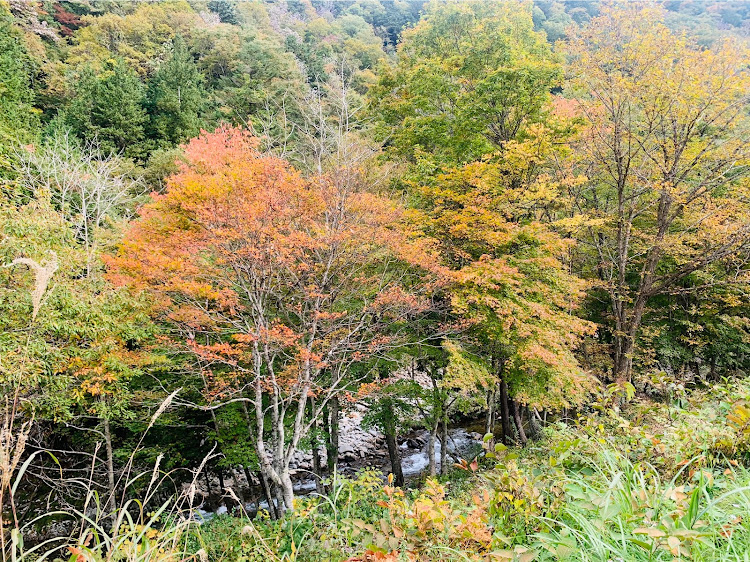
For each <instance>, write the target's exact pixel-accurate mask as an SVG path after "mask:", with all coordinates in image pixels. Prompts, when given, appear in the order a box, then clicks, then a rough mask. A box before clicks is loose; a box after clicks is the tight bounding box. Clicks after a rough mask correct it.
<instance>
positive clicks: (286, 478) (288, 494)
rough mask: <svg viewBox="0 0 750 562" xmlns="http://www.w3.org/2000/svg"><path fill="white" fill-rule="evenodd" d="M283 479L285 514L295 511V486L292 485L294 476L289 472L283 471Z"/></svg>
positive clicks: (282, 491)
mask: <svg viewBox="0 0 750 562" xmlns="http://www.w3.org/2000/svg"><path fill="white" fill-rule="evenodd" d="M279 476H280V477H281V486H279V489H280V490H281V499H282V500H283V502H284V512H286V511H291V510H294V485H293V484H292V476H291V475H290V474H289V471H288V470H285V471H283V472H282V473H281V474H280V475H279Z"/></svg>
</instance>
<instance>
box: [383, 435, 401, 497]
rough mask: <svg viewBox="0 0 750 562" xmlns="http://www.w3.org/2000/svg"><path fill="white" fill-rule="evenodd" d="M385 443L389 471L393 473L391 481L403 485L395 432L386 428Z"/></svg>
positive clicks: (399, 453)
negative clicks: (389, 465)
mask: <svg viewBox="0 0 750 562" xmlns="http://www.w3.org/2000/svg"><path fill="white" fill-rule="evenodd" d="M385 443H386V445H387V446H388V458H389V459H390V461H391V472H392V473H393V483H394V484H395V485H396V486H403V485H404V472H403V470H402V469H401V451H400V450H399V448H398V440H397V439H396V432H395V431H393V430H392V429H388V430H387V431H386V432H385Z"/></svg>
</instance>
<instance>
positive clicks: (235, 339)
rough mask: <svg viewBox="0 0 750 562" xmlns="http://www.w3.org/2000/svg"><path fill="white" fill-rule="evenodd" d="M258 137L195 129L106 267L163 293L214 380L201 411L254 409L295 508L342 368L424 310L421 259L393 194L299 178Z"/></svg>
mask: <svg viewBox="0 0 750 562" xmlns="http://www.w3.org/2000/svg"><path fill="white" fill-rule="evenodd" d="M256 146H257V142H256V140H255V139H254V138H253V137H251V136H250V135H249V133H247V132H246V131H243V130H241V129H237V128H220V129H218V130H216V131H215V132H213V133H206V132H204V133H203V134H202V135H201V136H200V137H198V138H196V139H193V140H192V141H191V142H190V143H189V144H188V145H187V146H186V147H185V159H186V164H184V165H183V166H182V168H181V170H180V172H179V173H177V174H176V175H174V176H173V177H171V178H170V179H169V180H168V188H167V191H166V193H164V194H163V195H154V196H153V201H152V202H151V203H149V204H147V205H146V206H145V207H144V209H143V210H142V213H141V217H140V218H139V219H138V220H137V221H135V222H134V223H133V225H132V227H131V228H130V230H129V232H128V233H127V236H126V238H125V241H124V242H123V243H122V246H121V248H120V251H119V253H118V255H117V256H116V257H114V258H112V260H111V263H110V266H111V274H112V276H113V278H116V279H119V280H120V281H122V282H127V283H131V284H133V285H135V286H136V287H142V288H147V289H148V290H150V291H152V292H153V294H154V295H156V296H157V297H158V299H157V301H158V302H159V305H160V311H161V314H162V318H163V320H164V321H165V322H167V323H168V325H170V326H171V327H172V329H173V333H174V338H173V339H174V341H175V343H178V342H181V343H179V345H181V346H182V349H183V350H184V351H185V352H188V353H189V354H190V356H192V357H194V358H195V360H196V365H198V366H199V367H200V370H201V373H202V374H203V375H204V376H205V378H206V380H209V381H210V382H209V385H208V387H207V396H206V399H207V403H208V407H212V408H213V407H218V406H219V405H221V404H226V403H227V402H229V401H234V402H237V401H239V402H241V403H242V404H244V405H245V406H249V408H248V413H249V415H248V416H247V421H248V428H249V429H250V435H251V439H252V441H253V445H254V447H255V449H256V451H257V457H258V461H259V466H260V470H261V472H262V473H263V474H264V475H265V477H267V478H268V479H269V480H270V481H271V482H272V483H273V484H275V486H276V489H277V494H278V496H279V500H280V503H281V504H283V506H284V507H285V508H286V509H291V508H292V499H293V489H292V481H291V477H290V470H289V464H290V461H291V459H292V456H293V454H294V452H295V449H296V448H297V446H298V444H299V442H300V439H302V438H303V437H304V436H305V435H306V434H307V433H308V432H309V430H310V428H311V426H312V425H313V424H314V422H315V420H316V419H318V417H319V416H320V414H321V411H322V409H323V408H324V407H325V405H326V403H327V402H328V401H329V400H330V399H331V398H332V397H334V396H336V395H337V394H338V393H340V392H342V391H343V390H345V389H346V388H347V385H348V384H350V383H351V382H352V381H350V380H349V379H348V378H347V376H348V373H350V372H351V370H350V369H349V367H350V366H351V365H352V364H353V363H355V362H358V361H362V360H364V359H366V358H368V357H370V356H372V355H373V354H379V353H383V352H385V351H387V350H388V348H389V347H391V346H394V345H397V341H398V339H399V338H398V332H399V331H400V329H401V328H402V327H405V325H406V323H407V322H408V320H409V318H410V315H412V314H418V313H419V311H420V310H421V309H422V307H423V303H422V299H421V298H419V297H417V296H415V295H414V294H413V293H412V292H410V286H411V287H416V286H417V285H416V278H415V277H413V273H412V271H413V269H412V268H411V267H410V266H409V265H408V264H407V262H409V261H416V260H418V259H419V256H418V252H417V253H415V250H414V249H413V246H412V245H410V244H409V242H410V241H409V240H408V236H407V235H406V233H405V231H404V230H403V229H401V228H400V227H399V225H400V223H401V222H402V220H401V213H400V211H399V209H398V207H397V206H396V205H394V204H393V203H392V202H391V201H390V200H389V199H387V198H385V197H382V196H379V195H377V194H375V193H371V192H369V191H368V190H367V189H366V186H365V185H363V183H359V182H357V181H346V182H337V181H333V179H332V178H330V177H328V178H327V177H322V176H321V177H315V178H312V179H306V178H304V177H302V176H301V175H300V174H299V173H298V172H296V171H295V170H293V169H292V168H291V167H290V166H289V165H288V164H287V163H286V162H284V161H283V160H281V159H278V158H276V157H272V156H268V155H264V154H262V153H260V152H258V151H257V149H256ZM332 173H336V172H335V171H334V172H332ZM309 396H315V397H316V400H315V401H314V406H313V407H314V409H315V411H313V412H308V413H307V414H306V411H305V405H306V404H307V403H308V398H309ZM282 509H283V507H282Z"/></svg>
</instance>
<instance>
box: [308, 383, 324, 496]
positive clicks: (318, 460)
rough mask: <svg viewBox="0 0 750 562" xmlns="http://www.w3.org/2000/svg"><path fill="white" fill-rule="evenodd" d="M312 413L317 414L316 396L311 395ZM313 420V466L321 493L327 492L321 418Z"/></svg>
mask: <svg viewBox="0 0 750 562" xmlns="http://www.w3.org/2000/svg"><path fill="white" fill-rule="evenodd" d="M310 415H311V416H312V415H315V398H314V397H313V396H310ZM312 422H313V439H312V467H313V474H314V475H315V491H316V492H317V493H319V494H325V491H326V490H325V485H324V484H323V477H324V474H323V466H322V464H323V463H322V457H323V454H322V448H323V446H324V443H323V440H322V435H321V427H320V419H315V420H312Z"/></svg>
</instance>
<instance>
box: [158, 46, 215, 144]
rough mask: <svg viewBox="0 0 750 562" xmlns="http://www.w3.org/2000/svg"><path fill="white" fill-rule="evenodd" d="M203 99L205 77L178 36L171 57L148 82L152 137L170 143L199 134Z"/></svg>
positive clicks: (203, 104) (203, 105)
mask: <svg viewBox="0 0 750 562" xmlns="http://www.w3.org/2000/svg"><path fill="white" fill-rule="evenodd" d="M204 100H205V90H204V88H203V76H202V75H201V73H200V71H199V70H198V67H197V66H196V64H195V61H194V60H193V58H192V56H191V54H190V52H189V51H188V48H187V46H186V45H185V41H184V40H183V39H182V37H180V36H177V37H175V40H174V45H173V49H172V56H171V57H170V58H169V59H168V60H167V61H165V62H164V63H163V64H162V65H161V66H160V67H159V70H158V71H157V72H156V75H155V76H154V78H153V80H152V81H151V83H150V84H149V88H148V96H147V106H148V111H149V113H150V136H151V137H152V138H154V139H156V140H157V142H158V141H166V142H168V143H170V144H177V143H180V142H182V141H185V140H187V139H189V138H191V137H194V136H196V135H197V134H198V132H199V131H200V128H201V114H202V112H203V110H204V107H205V102H204Z"/></svg>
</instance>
